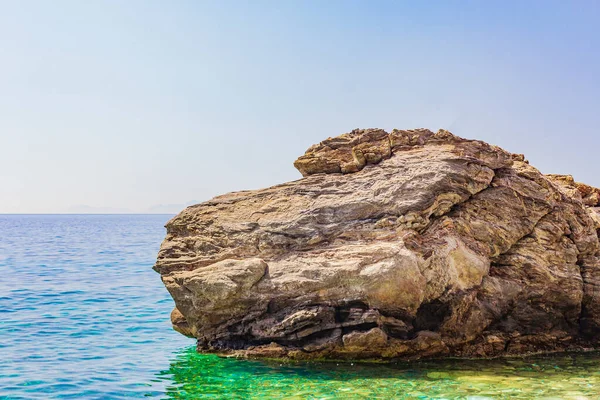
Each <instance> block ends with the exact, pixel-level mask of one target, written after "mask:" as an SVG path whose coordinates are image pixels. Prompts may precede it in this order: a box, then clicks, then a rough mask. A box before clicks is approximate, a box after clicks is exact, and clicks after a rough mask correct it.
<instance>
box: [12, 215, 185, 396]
mask: <svg viewBox="0 0 600 400" xmlns="http://www.w3.org/2000/svg"><path fill="white" fill-rule="evenodd" d="M169 218H170V216H168V215H144V216H140V215H126V216H124V215H85V216H84V215H26V216H22V215H0V397H2V396H5V397H8V398H11V399H13V398H14V399H17V398H19V399H20V398H40V395H41V394H46V395H47V396H48V397H49V396H50V395H52V396H56V397H60V398H80V397H82V396H84V397H86V398H111V397H114V398H121V397H126V396H130V397H144V396H150V397H152V396H154V397H160V396H161V395H162V394H163V393H164V392H165V390H166V386H167V385H168V384H169V382H168V381H165V380H161V379H156V375H157V374H158V373H159V372H160V371H161V370H162V369H165V368H167V367H168V366H169V361H170V359H171V358H172V355H173V354H174V353H176V352H177V351H179V350H181V349H184V348H188V347H190V346H193V344H194V342H193V340H190V339H188V338H185V337H183V336H181V335H180V334H178V333H176V332H174V331H172V330H171V326H170V322H169V314H170V312H171V310H172V308H173V301H172V300H171V298H170V296H169V294H168V292H167V291H166V290H165V288H164V286H163V284H162V282H161V280H160V276H159V274H157V273H156V272H154V271H153V270H152V265H153V263H154V260H155V258H156V253H157V252H158V248H159V246H160V242H161V241H162V239H163V237H164V235H165V230H164V228H163V226H164V224H165V222H166V221H167V220H168V219H169ZM42 397H46V396H42Z"/></svg>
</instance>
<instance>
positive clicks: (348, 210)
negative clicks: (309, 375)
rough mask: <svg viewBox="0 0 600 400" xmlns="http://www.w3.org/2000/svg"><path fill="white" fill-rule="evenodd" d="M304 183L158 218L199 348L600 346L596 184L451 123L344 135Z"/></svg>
mask: <svg viewBox="0 0 600 400" xmlns="http://www.w3.org/2000/svg"><path fill="white" fill-rule="evenodd" d="M294 165H295V166H296V168H297V169H298V170H299V171H300V172H301V173H302V175H303V176H304V177H303V178H302V179H300V180H297V181H294V182H289V183H285V184H281V185H278V186H274V187H271V188H267V189H262V190H255V191H242V192H236V193H230V194H226V195H223V196H219V197H216V198H214V199H212V200H210V201H207V202H205V203H202V204H198V205H195V206H191V207H188V208H187V209H185V210H184V211H182V212H181V213H180V214H179V215H178V216H176V217H175V218H173V219H172V220H170V221H169V222H168V223H167V225H166V228H167V236H166V239H165V240H164V242H163V243H162V246H161V249H160V252H159V254H158V260H157V262H156V265H155V267H154V268H155V270H156V271H158V272H159V273H160V274H161V276H162V280H163V282H164V284H165V286H166V287H167V289H168V290H169V292H170V293H171V295H172V296H173V299H174V300H175V304H176V308H175V310H174V311H173V313H172V315H171V320H172V323H173V327H174V328H175V329H176V330H177V331H179V332H181V333H182V334H184V335H187V336H190V337H195V338H197V343H198V350H199V351H207V352H217V353H220V354H233V355H240V356H250V357H261V356H262V357H289V358H294V359H317V358H326V359H379V360H382V359H383V360H385V359H416V358H423V357H446V356H454V357H494V356H502V355H511V354H512V355H514V354H525V353H529V352H550V351H562V350H575V349H582V348H594V347H600V345H599V344H600V244H599V239H598V234H599V232H600V204H599V203H600V190H598V189H595V188H593V187H590V186H587V185H584V184H580V183H577V182H575V181H574V180H573V178H572V177H571V176H559V175H543V174H542V173H540V172H539V171H538V170H537V169H535V168H534V167H532V166H530V165H529V163H528V162H527V161H526V160H525V158H524V157H523V155H519V154H511V153H509V152H507V151H504V150H502V149H500V148H498V147H496V146H492V145H489V144H487V143H484V142H481V141H476V140H466V139H462V138H459V137H457V136H454V135H453V134H451V133H450V132H448V131H445V130H440V131H438V132H437V133H433V132H431V131H429V130H426V129H418V130H408V131H404V130H393V131H392V132H391V133H387V132H385V131H383V130H381V129H366V130H354V131H352V132H350V133H347V134H344V135H341V136H338V137H335V138H329V139H327V140H325V141H323V142H321V143H319V144H317V145H314V146H312V147H310V148H309V149H308V150H307V151H306V153H305V154H304V155H303V156H301V157H300V158H298V160H296V162H295V163H294Z"/></svg>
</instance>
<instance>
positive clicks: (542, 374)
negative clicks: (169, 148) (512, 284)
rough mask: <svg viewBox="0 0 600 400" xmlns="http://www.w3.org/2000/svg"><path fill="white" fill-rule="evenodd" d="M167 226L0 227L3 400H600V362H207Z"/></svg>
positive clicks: (129, 222)
mask: <svg viewBox="0 0 600 400" xmlns="http://www.w3.org/2000/svg"><path fill="white" fill-rule="evenodd" d="M169 217H170V216H167V215H147V216H139V215H136V216H133V215H131V216H127V215H125V216H123V215H122V216H117V215H113V216H111V215H88V216H83V215H62V216H61V215H25V216H23V215H21V216H19V215H0V399H68V398H77V399H123V398H171V399H199V398H212V399H217V398H219V399H220V398H224V399H230V398H236V399H390V398H399V399H472V400H475V399H477V400H481V399H504V398H510V399H538V398H540V399H542V398H544V399H578V400H580V399H600V356H599V355H598V354H571V355H555V356H551V357H535V358H526V359H512V360H492V361H465V360H448V361H444V362H422V363H409V364H389V365H365V364H335V363H282V362H266V361H262V362H259V361H244V360H235V359H224V358H219V357H216V356H213V355H202V354H197V353H196V352H195V351H194V341H193V340H190V339H188V338H185V337H183V336H181V335H179V334H178V333H176V332H174V331H173V330H172V329H171V326H170V323H169V314H170V312H171V310H172V308H173V302H172V300H171V298H170V297H169V295H168V293H167V291H166V290H165V288H164V287H163V285H162V283H161V281H160V277H159V275H158V274H157V273H155V272H154V271H153V270H152V268H151V267H152V265H153V263H154V259H155V257H156V253H157V251H158V248H159V245H160V242H161V240H162V239H163V237H164V234H165V232H164V228H163V225H164V223H165V222H166V221H167V220H168V219H169Z"/></svg>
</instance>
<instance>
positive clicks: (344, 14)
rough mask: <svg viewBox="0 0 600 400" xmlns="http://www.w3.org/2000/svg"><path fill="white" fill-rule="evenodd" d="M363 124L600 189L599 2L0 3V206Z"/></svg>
mask: <svg viewBox="0 0 600 400" xmlns="http://www.w3.org/2000/svg"><path fill="white" fill-rule="evenodd" d="M357 127H361V128H367V127H381V128H385V129H392V128H406V129H408V128H417V127H426V128H430V129H432V130H436V129H438V128H447V129H450V130H451V131H452V132H454V133H455V134H458V135H460V136H464V137H469V138H477V139H482V140H485V141H488V142H491V143H494V144H498V145H500V146H502V147H504V148H506V149H507V150H509V151H513V152H517V153H525V154H526V156H527V157H528V158H529V160H530V161H531V163H532V164H533V165H534V166H536V167H538V168H539V169H541V170H542V172H545V173H570V174H573V175H574V176H575V178H576V179H577V180H580V181H584V182H586V183H589V184H593V185H596V186H600V167H599V165H600V2H598V1H525V2H523V1H516V2H510V1H498V2H492V1H473V2H467V1H457V2H452V1H440V2H434V1H422V2H415V1H411V2H409V1H406V2H402V1H390V2H387V1H331V0H327V1H323V0H319V1H305V0H302V1H300V0H298V1H285V0H279V1H268V2H267V1H255V0H252V1H235V2H234V1H220V0H219V1H210V2H202V1H162V0H161V1H149V0H145V1H132V0H127V1H122V0H114V1H80V0H74V1H61V0H54V1H49V0H44V1H26V0H10V1H8V0H0V139H1V141H0V213H45V212H65V211H69V210H72V211H78V210H85V209H84V208H82V207H80V205H86V206H89V207H90V208H89V210H92V211H102V210H104V211H106V210H108V211H111V210H112V211H114V210H117V211H118V210H125V209H128V210H132V211H136V212H141V211H145V210H148V209H149V208H150V207H152V206H154V205H158V204H180V203H187V202H189V201H192V200H197V201H203V200H207V199H209V198H211V197H212V196H215V195H217V194H220V193H223V192H228V191H233V190H241V189H251V188H260V187H266V186H270V185H273V184H276V183H280V182H284V181H288V180H293V179H297V178H299V177H300V174H299V173H298V172H297V171H296V170H295V169H294V167H293V166H292V163H293V161H294V160H295V158H296V157H298V156H299V155H301V154H302V153H303V152H304V150H305V149H306V148H307V147H308V146H309V145H311V144H312V143H315V142H318V141H320V140H322V139H324V138H326V137H328V136H335V135H337V134H340V133H343V132H347V131H350V130H352V129H354V128H357ZM177 207H179V206H176V208H177ZM153 210H157V209H156V208H154V209H153Z"/></svg>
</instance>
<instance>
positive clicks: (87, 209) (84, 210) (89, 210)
mask: <svg viewBox="0 0 600 400" xmlns="http://www.w3.org/2000/svg"><path fill="white" fill-rule="evenodd" d="M66 212H67V213H68V214H133V213H134V212H133V211H132V210H130V209H128V208H121V207H93V206H88V205H85V204H79V205H75V206H71V207H69V208H68V209H67V210H66Z"/></svg>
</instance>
